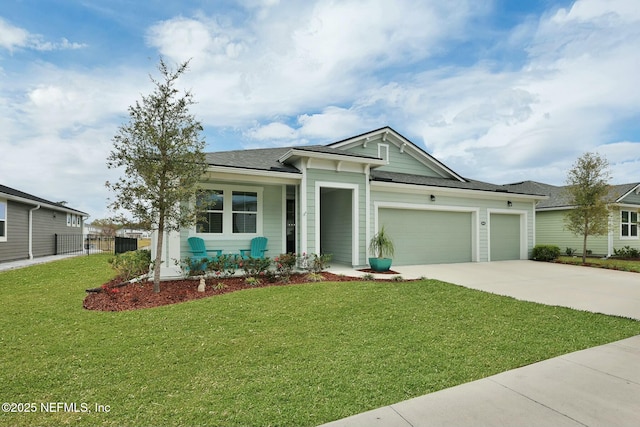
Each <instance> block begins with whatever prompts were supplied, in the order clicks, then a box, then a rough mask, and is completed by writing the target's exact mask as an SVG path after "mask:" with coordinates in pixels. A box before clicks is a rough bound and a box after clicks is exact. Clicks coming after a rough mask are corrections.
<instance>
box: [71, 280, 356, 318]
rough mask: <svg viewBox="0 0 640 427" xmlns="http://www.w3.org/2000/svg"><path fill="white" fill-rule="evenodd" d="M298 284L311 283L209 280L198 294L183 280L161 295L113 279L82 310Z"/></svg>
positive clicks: (163, 285) (165, 285) (144, 285)
mask: <svg viewBox="0 0 640 427" xmlns="http://www.w3.org/2000/svg"><path fill="white" fill-rule="evenodd" d="M322 277H324V279H325V280H326V281H331V282H350V281H356V280H362V278H358V277H347V276H342V275H336V274H333V273H327V272H323V273H322ZM218 283H224V284H225V286H226V287H225V288H224V289H214V286H215V285H217V284H218ZM299 283H309V282H308V280H307V279H306V275H305V274H294V275H292V276H291V279H290V281H289V282H288V283H282V282H275V283H270V282H268V281H267V280H266V279H263V280H262V283H261V284H259V285H257V286H249V285H247V284H246V283H245V280H244V278H243V277H232V278H229V279H207V280H206V284H207V285H206V288H205V291H204V292H198V285H199V284H200V280H199V279H197V280H193V279H183V280H171V281H163V282H160V293H157V294H156V293H154V292H153V283H152V282H139V283H126V284H122V283H121V280H120V279H117V278H116V279H114V280H112V281H110V282H108V283H105V284H104V285H102V289H103V290H101V291H99V292H87V296H86V297H85V299H84V302H83V304H82V306H83V307H84V308H85V309H87V310H99V311H125V310H138V309H141V308H151V307H159V306H162V305H168V304H176V303H179V302H185V301H191V300H195V299H200V298H207V297H211V296H214V295H221V294H226V293H229V292H235V291H240V290H243V289H252V288H262V287H266V286H285V285H293V284H299Z"/></svg>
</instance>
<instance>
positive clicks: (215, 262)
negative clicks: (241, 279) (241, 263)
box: [207, 254, 238, 279]
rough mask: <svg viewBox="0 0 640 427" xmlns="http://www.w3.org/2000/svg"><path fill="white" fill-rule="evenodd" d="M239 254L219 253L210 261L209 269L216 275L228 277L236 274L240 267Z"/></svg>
mask: <svg viewBox="0 0 640 427" xmlns="http://www.w3.org/2000/svg"><path fill="white" fill-rule="evenodd" d="M237 258H238V257H237V255H230V254H229V255H219V256H217V257H215V258H214V259H212V260H211V261H209V263H208V264H207V271H212V272H213V273H214V275H215V276H216V277H221V278H223V279H226V278H227V277H231V276H233V275H234V274H236V269H237V268H238V259H237Z"/></svg>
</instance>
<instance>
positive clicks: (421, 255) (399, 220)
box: [378, 209, 472, 265]
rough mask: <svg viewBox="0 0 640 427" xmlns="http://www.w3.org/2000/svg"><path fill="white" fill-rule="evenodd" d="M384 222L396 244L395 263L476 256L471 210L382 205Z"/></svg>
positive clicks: (463, 259) (380, 220)
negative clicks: (421, 208)
mask: <svg viewBox="0 0 640 427" xmlns="http://www.w3.org/2000/svg"><path fill="white" fill-rule="evenodd" d="M383 225H384V227H385V230H386V231H387V233H388V234H389V235H390V236H391V238H392V239H393V242H394V245H395V256H394V257H393V258H394V259H393V263H394V264H395V265H411V264H441V263H454V262H470V261H471V260H472V246H471V245H472V243H471V242H472V237H471V236H472V234H471V233H472V223H471V213H470V212H444V211H424V210H410V209H380V210H379V216H378V226H379V227H382V226H383Z"/></svg>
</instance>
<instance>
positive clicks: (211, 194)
mask: <svg viewBox="0 0 640 427" xmlns="http://www.w3.org/2000/svg"><path fill="white" fill-rule="evenodd" d="M197 204H198V205H199V206H205V205H206V206H207V209H206V211H205V212H204V215H203V217H202V218H201V219H200V220H198V223H197V224H196V233H218V234H222V230H223V228H222V223H223V216H224V194H223V191H222V190H211V191H207V192H204V193H202V194H201V195H200V197H199V199H198V200H197Z"/></svg>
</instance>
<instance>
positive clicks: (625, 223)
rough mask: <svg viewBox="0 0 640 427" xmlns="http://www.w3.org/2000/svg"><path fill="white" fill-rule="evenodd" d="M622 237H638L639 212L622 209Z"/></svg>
mask: <svg viewBox="0 0 640 427" xmlns="http://www.w3.org/2000/svg"><path fill="white" fill-rule="evenodd" d="M620 237H621V238H627V239H637V238H638V212H636V211H620Z"/></svg>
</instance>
